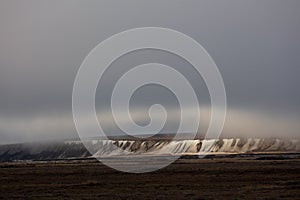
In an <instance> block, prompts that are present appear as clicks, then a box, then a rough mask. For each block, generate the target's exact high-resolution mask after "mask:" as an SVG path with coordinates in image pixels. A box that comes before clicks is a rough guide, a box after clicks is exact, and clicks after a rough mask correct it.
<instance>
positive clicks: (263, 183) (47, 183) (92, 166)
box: [0, 158, 300, 199]
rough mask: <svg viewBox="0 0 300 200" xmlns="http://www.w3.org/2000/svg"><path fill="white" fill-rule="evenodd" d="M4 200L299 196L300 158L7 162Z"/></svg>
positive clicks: (2, 167)
mask: <svg viewBox="0 0 300 200" xmlns="http://www.w3.org/2000/svg"><path fill="white" fill-rule="evenodd" d="M0 199H300V159H299V158H294V159H283V160H278V159H274V160H272V159H268V160H255V159H249V158H248V159H245V158H243V159H241V158H215V159H180V160H178V161H177V162H175V163H173V164H171V165H169V166H168V167H166V168H164V169H161V170H159V171H156V172H151V173H145V174H129V173H124V172H119V171H116V170H114V169H111V168H109V167H107V166H105V165H103V164H101V163H99V162H96V161H94V160H89V161H56V162H33V163H2V164H0Z"/></svg>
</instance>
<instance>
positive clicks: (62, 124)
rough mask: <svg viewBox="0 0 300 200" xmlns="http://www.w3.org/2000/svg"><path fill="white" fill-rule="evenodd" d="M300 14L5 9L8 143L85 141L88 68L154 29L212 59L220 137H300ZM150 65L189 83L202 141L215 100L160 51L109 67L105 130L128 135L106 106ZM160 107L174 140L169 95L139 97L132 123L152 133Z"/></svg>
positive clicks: (188, 8)
mask: <svg viewBox="0 0 300 200" xmlns="http://www.w3.org/2000/svg"><path fill="white" fill-rule="evenodd" d="M299 6H300V1H298V0H285V1H282V0H262V1H261V0H254V1H239V0H227V1H185V2H183V1H148V2H146V1H142V2H141V1H138V0H137V1H127V2H123V1H119V2H118V3H116V2H110V1H101V2H100V1H72V3H70V1H46V2H45V1H34V0H28V1H14V0H3V1H0V138H1V139H0V144H6V143H16V142H31V141H39V140H49V139H50V140H52V139H61V138H77V137H78V135H77V133H76V130H75V126H74V122H73V117H72V87H73V83H74V79H75V76H76V72H77V70H78V69H79V67H80V64H81V63H82V61H83V59H84V58H85V57H86V55H87V54H88V53H89V52H90V51H91V50H92V49H93V48H94V47H95V46H96V45H97V44H98V43H100V42H101V41H103V40H105V39H106V38H108V37H110V36H111V35H113V34H116V33H119V32H121V31H125V30H127V29H131V28H137V27H148V26H151V27H165V28H170V29H174V30H178V31H180V32H182V33H185V34H187V35H189V36H191V37H192V38H194V39H195V40H197V41H198V42H199V43H200V44H201V45H203V47H204V48H205V49H206V50H207V51H208V53H209V54H210V55H211V57H212V58H213V60H214V61H215V63H216V65H217V66H218V68H219V70H220V72H221V74H222V77H223V80H224V84H225V87H226V93H227V103H228V111H227V117H226V122H225V126H224V130H223V132H222V137H284V138H285V137H288V138H299V136H300V133H299V130H300V123H299V122H300V93H299V86H300V78H299V75H300V56H299V52H300V23H299V18H300V12H299ZM108 22H109V23H108ZM149 62H157V63H164V64H167V65H169V66H171V67H174V68H175V69H177V70H179V71H180V72H181V73H182V74H184V75H185V76H186V77H187V78H188V80H190V82H191V84H192V86H193V87H194V89H195V91H196V93H197V95H198V98H199V104H200V105H201V111H202V113H201V114H203V115H202V116H201V117H202V118H201V124H200V129H199V132H201V133H203V132H205V131H206V127H207V123H208V119H209V116H210V111H209V109H210V100H209V94H208V91H207V88H206V86H205V83H204V81H203V80H202V79H201V77H200V76H199V75H198V74H195V73H194V71H193V69H192V67H191V66H190V64H189V63H187V62H186V61H184V60H182V59H180V58H179V57H177V56H175V55H173V54H170V53H167V52H162V51H157V50H143V51H138V52H132V53H130V54H128V55H126V56H124V57H121V58H120V59H118V60H117V61H116V62H114V63H113V64H112V65H111V66H110V67H111V68H110V69H109V70H108V71H107V72H106V73H107V77H109V78H107V79H104V80H102V81H103V84H102V85H101V83H100V86H99V88H98V92H97V95H96V107H97V111H98V112H99V113H102V114H103V113H105V118H102V119H101V123H102V125H103V126H104V129H105V130H106V131H107V132H108V134H110V135H113V134H120V130H119V129H118V128H117V127H116V125H115V124H114V123H113V121H112V117H111V114H110V109H109V103H110V101H109V99H108V98H107V96H108V95H107V94H109V93H110V92H111V90H112V87H113V86H114V85H113V84H114V83H115V81H116V80H117V79H118V77H120V76H121V75H122V74H123V73H124V72H125V71H126V70H129V69H130V68H131V67H133V66H136V65H139V64H143V63H149ZM109 74H111V75H109ZM112 77H113V78H112ZM154 103H161V104H162V105H164V106H165V107H166V109H167V110H168V112H169V116H168V117H169V118H168V121H167V124H166V126H165V127H164V130H163V132H167V133H172V132H176V130H177V128H178V120H179V112H178V110H177V109H178V102H177V101H176V99H175V97H174V96H173V95H172V94H171V92H170V91H168V90H167V89H165V88H162V87H158V86H145V87H143V88H141V89H139V90H138V91H137V92H136V93H135V94H134V96H133V98H132V102H131V106H132V114H133V118H134V119H135V120H136V121H137V123H139V124H147V122H148V120H149V119H148V116H147V109H148V108H149V106H151V105H152V104H154ZM183 109H193V108H183ZM106 113H107V114H106ZM119 114H120V115H122V113H119ZM87 124H88V122H87Z"/></svg>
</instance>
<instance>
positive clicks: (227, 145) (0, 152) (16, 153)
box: [0, 138, 300, 161]
mask: <svg viewBox="0 0 300 200" xmlns="http://www.w3.org/2000/svg"><path fill="white" fill-rule="evenodd" d="M85 145H89V146H90V147H92V148H93V149H96V151H95V152H96V153H95V154H94V156H113V155H124V154H126V153H132V152H134V153H136V154H147V155H158V154H156V152H155V151H156V150H159V149H161V150H162V151H160V154H159V155H161V154H162V155H186V154H189V155H200V154H203V153H206V152H209V153H210V154H221V153H224V154H228V153H268V152H287V153H291V152H294V153H300V141H299V140H283V139H239V138H238V139H217V140H215V139H210V140H179V141H163V140H161V141H159V140H135V141H131V140H87V141H86V142H85ZM116 147H119V148H120V149H122V150H124V151H122V150H120V149H118V148H116ZM186 147H188V148H186ZM90 156H91V154H90V153H89V152H88V151H87V150H86V148H85V147H84V145H83V144H82V142H81V141H65V142H56V143H55V142H54V143H33V144H12V145H2V146H0V161H14V160H53V159H68V158H86V157H90Z"/></svg>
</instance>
